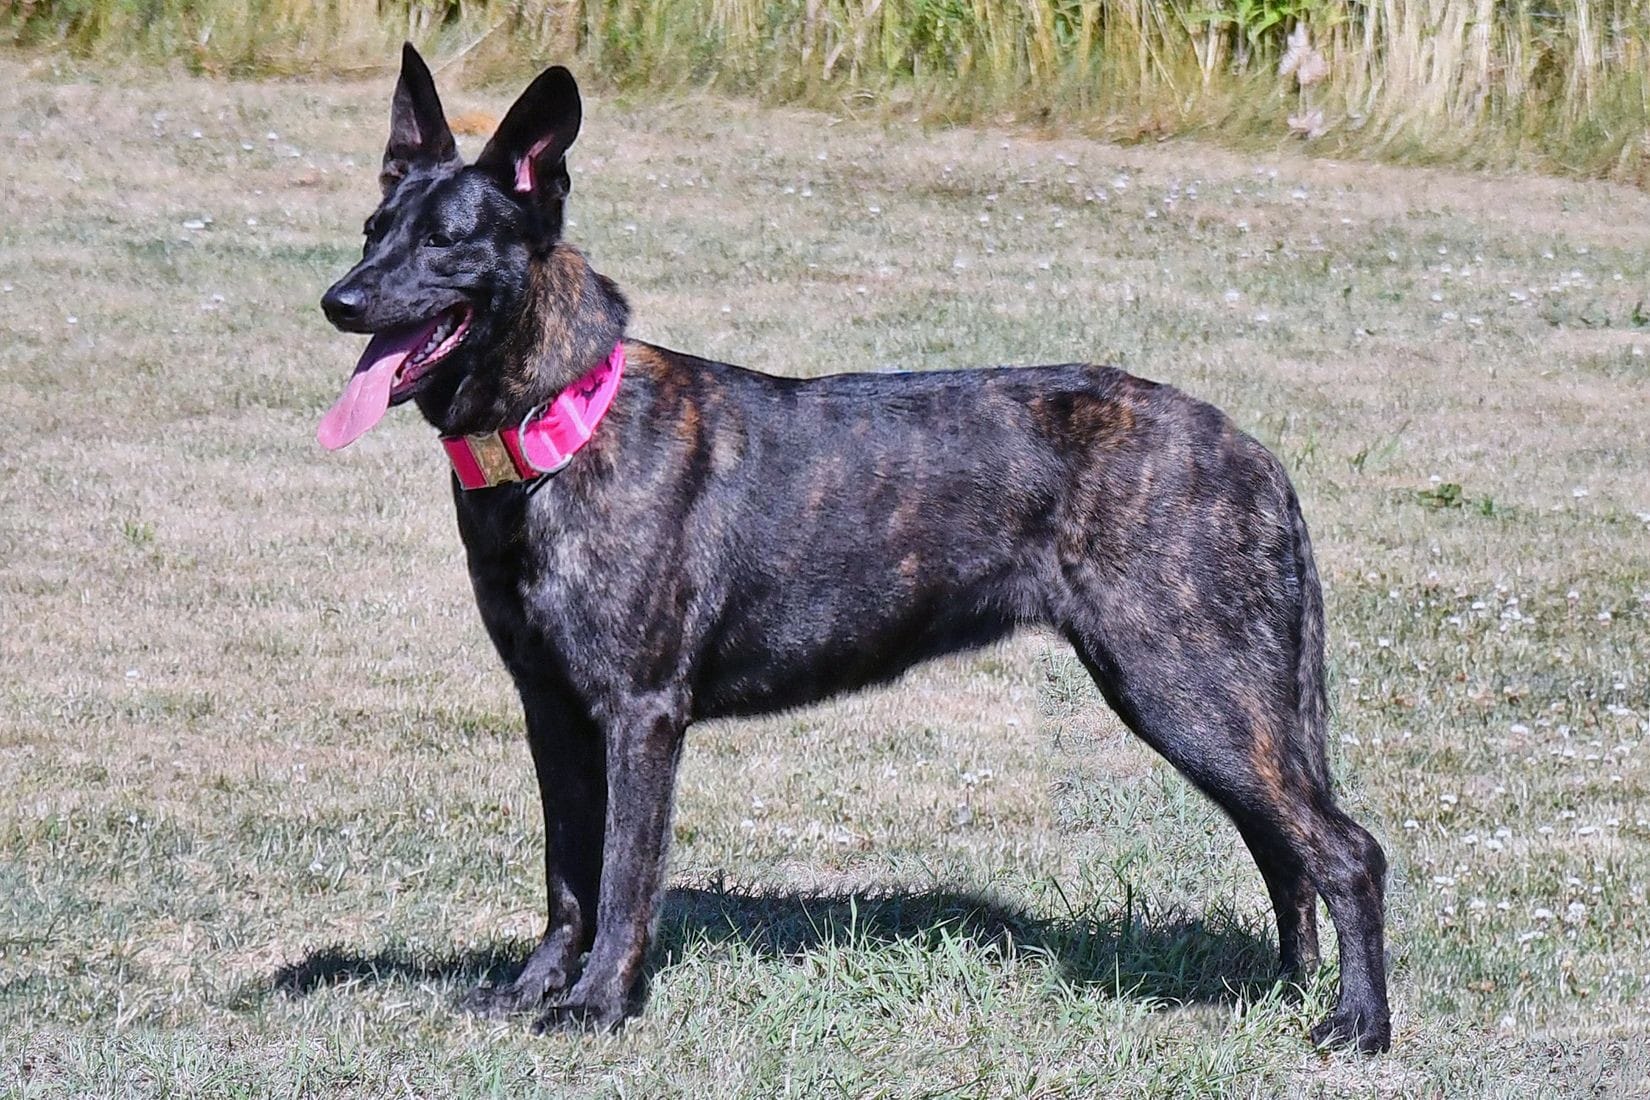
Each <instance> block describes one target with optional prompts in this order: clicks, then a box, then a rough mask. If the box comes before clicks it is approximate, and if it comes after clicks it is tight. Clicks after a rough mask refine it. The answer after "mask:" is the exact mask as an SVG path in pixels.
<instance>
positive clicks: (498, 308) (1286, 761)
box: [322, 46, 1390, 1051]
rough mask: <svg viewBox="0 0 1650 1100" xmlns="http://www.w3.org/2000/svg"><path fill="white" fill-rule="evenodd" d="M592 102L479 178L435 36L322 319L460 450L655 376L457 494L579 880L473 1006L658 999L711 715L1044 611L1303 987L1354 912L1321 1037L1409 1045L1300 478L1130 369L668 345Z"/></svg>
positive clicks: (482, 592)
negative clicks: (597, 166)
mask: <svg viewBox="0 0 1650 1100" xmlns="http://www.w3.org/2000/svg"><path fill="white" fill-rule="evenodd" d="M580 117H581V109H580V102H579V94H578V89H577V86H576V85H575V84H574V81H573V78H572V76H571V75H570V74H569V73H568V72H567V70H566V69H563V68H559V67H558V68H552V69H550V70H548V71H546V72H544V73H543V74H542V75H540V76H539V77H538V79H536V80H535V81H534V82H533V83H532V85H531V86H529V87H528V89H527V90H526V92H525V93H524V94H523V95H522V96H521V98H520V99H519V100H517V102H516V103H515V105H514V106H513V107H511V109H510V111H509V113H508V114H507V115H506V117H505V118H504V121H503V122H502V123H501V124H500V126H499V128H498V132H497V133H496V134H495V135H494V137H493V138H492V140H491V141H490V142H489V144H488V145H487V147H486V148H485V150H484V151H483V152H482V154H481V156H480V157H479V158H478V159H477V160H476V161H475V163H474V164H471V165H466V164H465V163H464V162H463V161H462V160H461V159H460V157H459V155H458V152H457V150H456V148H455V146H454V143H453V138H452V135H451V133H450V132H449V130H448V128H447V123H446V121H445V119H444V117H443V115H442V110H441V104H440V101H439V100H438V98H437V95H436V90H435V85H434V82H433V81H432V79H431V77H430V73H429V70H428V69H427V68H426V67H425V65H424V63H423V61H422V60H421V59H420V58H419V56H418V54H417V53H416V52H415V51H413V49H412V48H411V47H410V46H409V47H407V49H406V50H405V52H404V55H403V59H402V70H401V77H400V81H399V83H398V85H397V87H396V90H395V97H394V103H393V109H392V112H391V126H390V138H389V145H388V148H387V150H386V152H385V154H384V162H383V174H382V181H381V182H382V188H383V202H382V203H381V204H380V205H379V207H378V209H377V211H376V212H375V213H374V214H373V215H372V217H371V219H370V220H369V221H368V222H367V226H366V235H367V240H366V246H365V249H364V254H363V257H362V260H361V262H360V263H359V264H358V265H356V267H355V268H354V269H352V270H351V271H350V272H349V273H348V274H347V275H345V276H344V277H343V278H342V279H341V280H339V282H338V283H337V284H336V285H335V286H333V287H332V288H331V289H330V290H328V291H327V293H326V296H325V297H324V298H323V300H322V304H323V307H324V309H325V311H326V314H327V316H328V317H329V318H330V319H331V320H332V322H333V323H334V324H335V325H337V326H338V327H339V328H342V329H344V330H346V331H350V332H358V333H372V334H375V346H376V345H377V344H378V343H380V342H383V341H388V342H389V343H390V344H395V343H396V342H397V341H400V342H401V344H402V345H407V346H412V345H414V344H415V345H416V346H417V347H418V349H419V350H417V351H406V350H404V349H403V351H402V352H401V353H400V354H401V359H400V360H397V362H398V363H399V364H400V365H399V366H397V367H396V368H394V370H393V372H391V371H388V370H381V371H380V372H379V375H374V374H372V371H371V370H370V369H369V368H368V367H367V366H366V365H365V361H364V364H363V367H362V368H361V370H359V371H358V372H357V375H356V377H355V378H352V380H351V383H350V385H351V391H350V392H349V393H346V398H345V399H343V400H341V402H340V404H341V405H346V404H349V403H350V402H351V401H354V402H355V407H354V409H353V412H351V414H350V415H351V416H354V417H355V419H354V420H352V421H351V424H350V426H349V427H348V430H347V431H344V432H343V433H342V436H347V437H348V438H354V436H355V435H358V434H359V433H360V432H361V431H364V430H366V427H370V425H371V422H372V421H373V420H376V419H377V417H378V416H380V415H382V413H383V410H384V408H385V407H386V406H387V405H389V404H395V403H399V402H402V401H408V400H411V401H413V402H416V403H417V405H418V408H419V411H420V412H422V413H423V414H424V417H425V419H427V420H428V421H429V422H430V423H431V424H432V425H433V426H434V427H435V428H436V429H437V430H438V431H439V432H440V433H442V434H443V435H444V436H449V437H451V436H457V435H461V434H466V433H489V432H493V431H495V430H497V429H500V428H501V427H503V426H507V425H514V424H517V423H519V422H520V421H521V420H522V418H523V416H524V415H525V414H527V413H528V412H529V411H530V410H532V409H534V408H535V407H537V406H539V405H540V404H542V403H543V402H545V401H547V400H548V399H550V398H552V397H553V396H554V395H556V394H557V393H558V392H560V391H561V390H563V388H565V387H567V386H568V385H569V384H570V383H571V382H572V381H574V380H575V379H577V378H579V377H580V376H581V375H583V374H584V373H585V372H586V371H587V370H588V369H589V368H590V367H591V366H592V364H596V363H599V362H601V361H602V360H603V359H604V358H605V357H606V356H608V355H609V353H610V352H611V351H612V350H613V348H614V346H615V344H616V343H620V342H622V346H623V350H624V352H625V355H626V357H627V361H628V366H627V368H626V373H625V374H624V377H623V383H622V386H621V387H620V389H619V391H618V395H617V399H616V401H615V402H614V404H613V407H612V409H611V412H610V413H609V414H608V415H607V417H606V419H605V420H603V421H602V422H601V423H600V425H599V427H598V428H597V429H596V432H595V435H594V437H593V438H592V439H591V440H590V442H589V445H588V446H586V447H585V448H584V449H583V450H581V451H579V452H578V453H577V454H576V455H574V456H573V459H572V461H571V463H570V464H569V465H568V466H567V467H566V468H565V469H564V470H562V471H561V472H559V473H557V474H556V475H555V476H553V477H543V478H536V479H533V480H528V481H517V482H513V483H509V484H503V485H499V486H497V487H492V488H482V489H477V490H475V491H464V490H462V489H460V488H459V486H458V485H457V484H456V483H455V485H454V494H453V495H454V503H455V504H456V506H457V509H458V527H459V532H460V534H461V535H462V536H463V539H464V547H465V550H466V552H467V554H468V557H469V570H470V576H471V579H472V581H473V583H474V587H475V595H476V601H477V603H478V604H479V605H480V609H481V616H482V619H483V621H484V622H485V623H486V625H487V630H488V632H489V633H490V634H491V636H492V640H493V643H494V645H495V646H497V648H498V652H499V655H500V656H501V657H502V658H503V659H504V663H505V665H506V666H508V668H509V670H510V674H511V675H512V677H513V678H514V680H515V684H516V687H517V689H518V690H519V692H520V695H521V700H522V704H523V707H524V708H525V710H526V725H527V739H528V744H529V746H530V748H531V750H532V756H533V763H534V766H535V768H536V770H537V772H538V781H539V787H540V791H541V793H542V796H543V802H544V825H545V831H546V836H547V844H546V849H547V850H546V855H545V872H546V877H547V879H548V885H549V923H548V926H547V928H546V930H545V933H544V938H543V940H542V942H540V944H539V945H538V947H537V948H536V949H535V950H534V951H533V953H532V955H531V957H530V958H529V959H528V960H527V963H526V965H525V967H524V969H523V970H522V971H521V973H520V975H519V976H518V977H517V978H516V979H515V980H514V981H513V982H510V983H509V984H507V985H502V986H499V987H483V988H481V989H479V990H477V991H476V992H475V993H474V994H472V996H471V1002H472V1004H473V1005H474V1006H476V1007H479V1008H484V1009H488V1010H494V1011H520V1010H528V1009H531V1010H535V1011H539V1012H540V1013H541V1015H540V1017H539V1026H540V1027H549V1026H558V1027H559V1026H599V1027H611V1026H615V1025H617V1024H619V1023H620V1022H621V1020H622V1019H623V1018H624V1017H625V1016H626V1015H627V1014H628V1013H630V1012H632V1011H634V1010H635V1009H636V1007H637V1005H636V1003H635V1002H636V1000H637V999H638V998H639V992H638V990H639V984H640V983H639V977H640V975H641V973H642V967H643V962H644V960H645V958H646V956H647V952H648V943H649V938H650V936H651V933H652V927H653V923H654V918H655V915H656V913H657V911H658V906H659V899H660V894H661V879H662V875H663V872H664V867H665V858H666V847H667V842H668V839H669V837H670V814H671V799H672V796H673V788H674V782H675V778H676V769H677V761H678V759H679V757H680V754H681V750H682V740H683V735H684V733H685V731H686V730H687V727H688V726H689V725H690V724H691V723H693V722H695V721H699V720H701V719H708V718H717V717H722V716H725V715H748V714H758V713H765V712H769V711H773V710H777V709H780V708H785V707H794V706H799V705H802V704H805V703H809V702H812V701H814V700H818V699H823V698H825V697H826V696H829V695H832V694H834V693H837V692H841V691H847V690H852V689H854V688H858V687H861V686H864V685H866V684H871V683H877V682H881V681H886V680H889V679H891V678H893V677H895V676H897V675H899V674H900V673H901V672H902V671H903V670H904V669H906V668H908V667H909V666H911V665H912V664H913V663H914V662H917V661H919V660H922V659H924V658H927V657H931V656H934V655H937V654H941V653H947V652H951V651H954V650H958V649H961V648H965V647H969V646H977V645H980V644H983V643H986V642H989V641H991V640H992V639H996V638H1000V637H1003V636H1004V635H1007V634H1008V633H1010V632H1011V631H1013V630H1014V629H1015V628H1017V627H1020V626H1024V625H1028V624H1042V625H1044V626H1047V627H1050V628H1052V629H1053V630H1055V631H1057V632H1058V633H1059V634H1060V635H1061V636H1062V637H1064V638H1065V639H1066V640H1067V641H1069V642H1070V643H1071V645H1072V646H1073V647H1074V648H1075V649H1076V651H1077V654H1078V656H1079V657H1080V658H1081V659H1082V661H1083V664H1084V665H1085V666H1086V667H1087V668H1088V670H1089V672H1090V673H1091V674H1092V675H1093V677H1094V680H1095V682H1096V683H1097V684H1098V685H1099V687H1100V691H1101V692H1102V693H1103V694H1104V696H1105V698H1106V700H1107V702H1108V703H1110V705H1111V706H1112V707H1113V709H1115V710H1116V712H1117V713H1118V715H1120V716H1121V718H1122V719H1123V721H1124V722H1126V723H1127V724H1128V726H1129V727H1130V728H1131V729H1132V730H1133V731H1134V732H1135V733H1136V734H1138V735H1139V736H1140V737H1142V738H1144V739H1145V741H1146V742H1147V743H1148V744H1150V745H1151V746H1152V747H1153V748H1154V749H1156V750H1157V751H1158V752H1160V753H1162V754H1163V756H1165V757H1166V758H1168V760H1169V761H1170V762H1172V763H1173V764H1174V766H1175V767H1176V768H1178V769H1179V770H1180V771H1181V772H1182V773H1184V774H1185V775H1186V777H1187V778H1189V779H1190V780H1191V781H1192V782H1193V783H1195V784H1196V785H1197V786H1198V788H1199V789H1201V790H1202V791H1203V792H1204V793H1205V794H1207V795H1208V796H1209V797H1210V798H1212V799H1213V800H1214V801H1215V802H1217V803H1218V804H1219V805H1220V806H1221V808H1222V809H1224V810H1225V811H1226V813H1227V814H1229V815H1230V816H1231V818H1232V820H1233V821H1234V822H1235V823H1236V825H1237V827H1238V830H1239V831H1240V832H1241V833H1242V834H1243V839H1244V840H1245V841H1246V842H1247V844H1248V846H1249V849H1250V851H1251V852H1252V853H1253V854H1254V858H1255V861H1256V863H1257V864H1259V866H1260V871H1261V874H1262V875H1263V876H1264V877H1265V880H1266V886H1267V889H1268V891H1269V892H1270V894H1271V899H1272V903H1273V905H1274V907H1275V908H1276V911H1277V923H1278V940H1279V945H1280V954H1281V956H1282V958H1281V962H1282V972H1283V974H1284V976H1286V977H1290V978H1295V977H1299V976H1300V975H1302V974H1303V973H1304V972H1306V971H1309V970H1311V969H1312V968H1314V967H1316V966H1317V965H1318V932H1317V909H1316V902H1317V898H1318V897H1319V896H1322V898H1323V899H1324V901H1325V902H1326V903H1327V904H1328V908H1329V914H1330V916H1331V918H1332V919H1333V920H1334V923H1335V927H1336V929H1337V930H1338V932H1339V933H1340V971H1341V973H1340V978H1341V988H1340V999H1339V1001H1338V1002H1337V1004H1336V1006H1335V1008H1334V1011H1333V1013H1332V1014H1331V1015H1330V1016H1329V1017H1328V1018H1327V1019H1325V1020H1324V1021H1323V1022H1322V1023H1320V1024H1319V1025H1318V1026H1317V1027H1315V1028H1314V1029H1313V1031H1312V1037H1313V1039H1314V1040H1315V1041H1317V1042H1318V1043H1320V1044H1326V1045H1350V1046H1354V1047H1356V1048H1358V1049H1360V1050H1365V1051H1376V1050H1382V1049H1385V1048H1386V1047H1387V1046H1388V1045H1389V1043H1390V1023H1389V1017H1388V1009H1387V996H1386V977H1385V960H1384V953H1383V947H1382V893H1383V881H1384V878H1385V872H1386V861H1385V858H1384V856H1383V854H1382V851H1381V847H1380V845H1379V844H1377V843H1376V841H1375V840H1374V838H1373V837H1371V836H1370V834H1369V833H1368V832H1366V831H1365V830H1364V829H1363V828H1361V827H1360V826H1359V825H1357V824H1356V823H1355V822H1353V821H1352V820H1351V819H1350V818H1349V817H1348V816H1347V815H1346V814H1345V813H1343V812H1342V811H1341V810H1340V809H1338V808H1337V807H1336V805H1335V797H1334V795H1333V793H1332V791H1331V784H1330V777H1329V771H1328V768H1327V766H1326V764H1325V759H1324V737H1325V725H1326V717H1327V716H1326V701H1325V693H1324V662H1323V649H1324V636H1323V605H1322V596H1321V593H1320V590H1319V585H1318V575H1317V572H1316V569H1315V567H1314V565H1313V561H1312V551H1311V547H1310V545H1309V543H1308V541H1307V533H1306V524H1305V523H1304V522H1303V520H1302V519H1301V513H1300V507H1299V504H1298V502H1297V501H1296V498H1295V492H1294V490H1293V488H1292V487H1291V486H1290V483H1289V479H1288V477H1287V476H1286V475H1285V473H1284V470H1283V468H1282V466H1280V465H1279V463H1278V462H1277V460H1276V459H1275V458H1273V457H1272V455H1271V454H1269V453H1268V452H1267V451H1266V450H1265V449H1264V448H1263V447H1261V445H1260V444H1259V443H1257V442H1255V441H1254V440H1253V439H1251V438H1249V437H1248V436H1246V435H1244V434H1243V433H1242V432H1241V431H1239V430H1238V429H1237V428H1236V427H1234V426H1233V424H1232V422H1231V421H1230V420H1228V419H1227V418H1226V417H1225V416H1224V415H1222V414H1221V413H1220V412H1219V411H1218V410H1216V409H1214V408H1212V407H1211V406H1209V405H1206V404H1203V403H1202V402H1200V401H1196V400H1194V399H1192V398H1190V397H1188V396H1186V395H1185V394H1182V393H1180V392H1179V391H1177V390H1175V389H1172V388H1170V387H1168V386H1162V385H1157V384H1154V383H1152V382H1147V381H1144V380H1142V379H1139V378H1134V377H1131V376H1130V375H1128V374H1125V373H1123V372H1122V371H1120V370H1116V369H1113V368H1109V367H1100V366H1092V365H1087V364H1068V365H1064V366H1051V367H1031V368H1018V369H984V370H964V371H955V372H949V371H948V372H924V373H913V374H839V375H831V376H827V377H822V378H815V379H810V380H805V381H804V380H797V379H790V378H776V377H772V376H770V375H766V374H760V373H757V372H755V371H751V370H745V369H743V368H740V367H734V366H729V365H727V364H724V363H713V362H709V361H707V360H704V359H697V358H694V357H693V356H689V355H683V354H680V353H678V352H674V351H667V350H666V349H664V348H661V347H656V346H654V345H651V344H647V343H643V342H641V341H637V340H633V339H631V338H629V337H628V336H627V335H626V329H625V326H626V321H627V319H628V309H627V307H626V304H625V300H624V298H623V297H622V296H621V295H620V293H619V291H618V289H617V288H616V287H615V286H614V284H613V283H612V282H610V281H609V280H608V279H606V278H605V277H603V276H601V275H598V274H597V273H596V272H595V271H593V270H592V269H591V268H590V266H589V265H588V264H587V263H586V262H585V260H584V257H583V256H581V255H580V254H579V252H577V251H576V250H574V249H573V248H571V247H569V246H568V245H566V244H564V243H562V241H561V229H562V208H563V204H564V202H565V200H566V198H567V193H568V185H569V181H568V175H567V167H566V161H565V159H564V158H565V154H566V153H567V150H568V147H569V146H570V145H571V144H572V142H573V139H574V137H575V136H576V135H577V133H578V129H579V122H580ZM409 333H413V335H411V336H409V335H408V334H409ZM372 354H373V353H372V351H371V349H369V355H368V358H371V357H372ZM392 375H393V376H392ZM375 379H376V381H375ZM375 387H376V389H375ZM357 388H359V389H360V390H361V393H362V394H365V395H366V396H364V397H363V396H361V395H360V394H356V395H355V396H354V397H352V396H351V394H354V393H355V390H356V389H357ZM377 390H382V391H383V392H382V393H379V392H377ZM363 410H364V411H363ZM335 413H337V410H335ZM356 414H360V415H356ZM363 425H364V426H363ZM335 427H336V425H335ZM337 434H338V433H336V432H335V435H337ZM344 441H345V442H347V438H346V439H344ZM332 444H333V445H341V443H340V442H339V438H334V439H333V440H332ZM581 960H582V967H581V965H580V963H581Z"/></svg>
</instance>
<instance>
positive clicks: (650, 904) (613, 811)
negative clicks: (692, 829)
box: [535, 691, 689, 1031]
mask: <svg viewBox="0 0 1650 1100" xmlns="http://www.w3.org/2000/svg"><path fill="white" fill-rule="evenodd" d="M610 708H611V709H610V712H609V714H608V715H607V716H605V718H604V721H603V723H602V724H603V727H604V730H605V733H606V739H605V743H606V760H607V799H606V806H607V820H606V832H605V836H604V839H603V844H602V876H601V889H600V894H599V900H598V903H597V910H596V912H597V919H596V936H595V941H594V943H593V944H592V945H591V947H590V955H589V957H588V958H587V959H586V960H585V965H584V973H583V974H581V975H580V977H579V980H578V984H576V985H575V986H574V987H573V988H572V989H571V990H569V991H568V992H567V994H566V995H565V996H564V997H563V998H562V999H561V1000H560V1001H558V1002H556V1003H554V1004H553V1005H552V1006H551V1007H550V1008H549V1009H547V1010H546V1011H545V1013H544V1014H543V1015H542V1016H541V1017H539V1020H538V1022H537V1024H536V1025H535V1028H536V1030H540V1031H543V1030H545V1029H549V1028H574V1029H587V1028H593V1029H608V1028H613V1027H617V1026H618V1025H619V1024H620V1023H621V1022H623V1020H624V1018H625V1017H626V1016H627V1015H628V1014H629V1013H630V1011H631V1010H632V1009H633V1008H634V1007H635V1006H634V1004H633V1003H632V997H633V995H634V994H635V993H636V992H637V991H638V989H639V987H640V983H641V976H642V966H643V964H644V963H645V962H646V960H647V949H648V945H649V943H650V941H651V940H652V937H653V925H654V920H655V917H656V915H657V912H658V906H659V894H660V891H661V889H662V887H663V880H664V869H665V857H666V854H667V850H668V848H669V839H670V813H671V802H672V799H673V797H674V794H675V788H676V768H677V764H678V763H679V761H680V759H681V751H682V739H683V733H684V732H685V730H686V728H687V718H688V713H689V711H688V706H687V702H686V700H685V699H684V698H680V697H678V696H677V695H676V694H674V693H671V692H668V691H661V692H655V693H651V694H649V695H646V696H640V697H632V698H629V699H625V700H614V701H612V703H611V704H610Z"/></svg>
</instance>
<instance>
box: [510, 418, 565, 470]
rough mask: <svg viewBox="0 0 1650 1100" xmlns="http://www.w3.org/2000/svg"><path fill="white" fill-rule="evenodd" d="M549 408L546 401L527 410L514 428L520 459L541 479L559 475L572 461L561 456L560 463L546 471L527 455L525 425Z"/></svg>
mask: <svg viewBox="0 0 1650 1100" xmlns="http://www.w3.org/2000/svg"><path fill="white" fill-rule="evenodd" d="M549 407H550V403H549V402H548V401H546V402H545V403H544V404H542V405H535V406H534V407H533V408H532V409H530V410H528V413H527V415H526V416H524V417H522V418H521V423H520V424H519V425H517V427H516V439H517V440H519V441H520V445H521V457H522V459H523V460H525V461H526V463H527V465H529V466H531V467H532V468H533V469H535V470H537V471H538V472H539V476H541V477H549V476H550V475H551V474H559V473H561V472H562V471H563V470H565V469H566V468H567V464H568V463H569V462H572V461H573V456H572V455H562V456H561V461H560V462H558V463H556V464H555V465H554V466H552V467H550V468H549V469H548V470H546V469H544V468H543V467H542V466H540V465H539V464H538V463H536V462H534V461H533V459H532V456H530V455H529V454H528V453H527V425H529V424H531V423H532V422H533V421H534V420H536V419H538V417H539V416H540V414H542V413H543V412H544V411H545V410H546V409H548V408H549Z"/></svg>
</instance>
